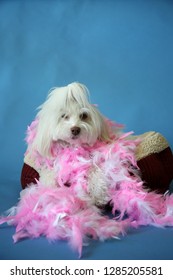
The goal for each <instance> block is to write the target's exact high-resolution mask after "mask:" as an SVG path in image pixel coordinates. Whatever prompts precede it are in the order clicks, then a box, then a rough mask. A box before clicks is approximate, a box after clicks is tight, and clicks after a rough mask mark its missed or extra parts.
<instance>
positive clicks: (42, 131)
mask: <svg viewBox="0 0 173 280" xmlns="http://www.w3.org/2000/svg"><path fill="white" fill-rule="evenodd" d="M63 90H64V89H63V88H55V89H53V90H52V91H51V92H50V93H49V95H48V98H47V100H46V101H45V102H44V103H43V104H42V105H41V106H39V107H38V110H39V112H38V114H37V119H38V125H37V130H36V136H35V139H34V141H33V145H32V146H33V149H34V150H36V151H38V152H39V153H40V154H41V155H42V156H50V155H51V145H52V141H53V134H54V131H55V129H56V126H57V116H58V112H59V107H60V106H61V99H62V97H63V94H62V91H63Z"/></svg>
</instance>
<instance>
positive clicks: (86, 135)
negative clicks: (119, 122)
mask: <svg viewBox="0 0 173 280" xmlns="http://www.w3.org/2000/svg"><path fill="white" fill-rule="evenodd" d="M37 117H38V120H39V122H38V127H37V133H36V137H35V140H34V143H33V145H34V148H35V149H36V150H38V151H39V153H40V154H42V155H44V156H48V155H50V147H51V144H52V142H57V141H59V142H61V143H64V144H65V143H68V144H70V145H74V146H79V145H83V144H88V145H90V146H91V145H93V144H94V143H95V142H96V141H97V139H99V140H102V141H109V140H110V137H109V132H108V127H107V124H106V122H105V118H104V117H103V116H102V115H101V113H100V112H99V111H98V110H97V108H96V107H95V106H94V105H91V104H90V102H89V92H88V89H87V88H86V87H85V86H84V85H82V84H79V83H76V82H74V83H71V84H69V85H67V86H65V87H60V88H54V89H53V90H52V91H51V93H50V94H49V95H48V98H47V100H46V101H45V103H43V104H42V105H41V106H40V107H39V112H38V115H37Z"/></svg>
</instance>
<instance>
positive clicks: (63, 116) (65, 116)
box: [61, 114, 69, 120]
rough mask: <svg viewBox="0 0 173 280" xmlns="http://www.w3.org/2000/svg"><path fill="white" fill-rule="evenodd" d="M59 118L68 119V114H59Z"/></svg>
mask: <svg viewBox="0 0 173 280" xmlns="http://www.w3.org/2000/svg"><path fill="white" fill-rule="evenodd" d="M61 118H62V119H65V120H68V119H69V116H68V115H66V114H63V115H62V116H61Z"/></svg>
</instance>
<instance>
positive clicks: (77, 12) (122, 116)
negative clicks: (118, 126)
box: [0, 0, 173, 259]
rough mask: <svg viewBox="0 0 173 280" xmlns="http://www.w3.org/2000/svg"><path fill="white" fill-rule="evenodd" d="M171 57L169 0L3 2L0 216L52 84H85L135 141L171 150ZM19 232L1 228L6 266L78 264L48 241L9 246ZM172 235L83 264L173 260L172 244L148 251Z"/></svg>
mask: <svg viewBox="0 0 173 280" xmlns="http://www.w3.org/2000/svg"><path fill="white" fill-rule="evenodd" d="M172 50H173V1H171V0H100V1H99V0H64V1H63V0H42V1H41V0H35V1H34V0H28V1H27V0H4V1H3V0H1V1H0V147H1V156H0V211H1V212H2V211H4V210H6V209H8V208H9V207H11V206H12V205H14V204H15V203H16V202H17V198H18V196H19V192H20V182H19V179H20V172H21V167H22V163H23V154H24V151H25V149H26V146H25V142H24V138H25V131H26V127H27V125H28V124H29V123H30V122H31V121H32V120H33V118H34V117H35V114H36V108H37V107H38V106H39V105H40V104H41V103H42V102H43V101H44V100H45V98H46V96H47V93H48V91H49V89H50V88H52V87H54V86H63V85H66V84H68V83H70V82H72V81H79V82H82V83H84V84H85V85H86V86H87V87H88V88H89V90H90V93H91V101H92V102H93V103H97V104H98V105H99V108H100V110H101V111H102V113H103V114H104V115H106V116H107V117H109V118H110V119H113V120H116V121H118V122H120V123H123V124H125V125H126V130H127V131H129V130H133V131H134V132H135V134H139V133H143V132H146V131H149V130H155V131H159V132H161V133H162V134H164V136H165V137H166V138H167V139H168V141H169V143H170V145H171V147H173V131H172V127H173V125H172V121H173V116H172V106H173V105H172V103H173V51H172ZM13 232H14V229H13V228H6V227H3V228H2V229H1V230H0V243H1V244H0V246H2V250H1V252H0V258H1V259H8V258H12V259H13V258H14V259H15V258H19V259H20V258H26V259H27V258H31V259H32V258H55V259H56V258H76V255H75V254H73V252H71V251H70V249H69V248H68V247H66V244H64V243H63V242H59V243H58V245H57V248H59V249H57V248H56V249H55V247H54V246H52V247H51V245H50V244H48V243H47V241H46V240H45V239H44V238H42V239H38V240H34V241H29V240H28V241H24V242H23V243H22V242H21V243H20V244H18V245H15V246H12V240H11V235H12V233H13ZM139 233H140V234H139ZM172 234H173V232H172V229H170V230H168V229H167V230H166V231H163V230H158V229H157V230H156V229H152V228H149V229H143V230H139V231H138V234H137V235H136V234H135V233H133V234H131V235H129V236H128V237H127V238H126V239H125V240H123V241H121V243H118V245H117V243H116V244H114V243H115V241H110V242H106V243H103V244H102V243H101V244H100V243H99V242H98V243H97V242H95V243H94V245H93V247H92V248H93V251H91V252H90V253H89V255H86V258H91V259H92V258H102V257H103V256H105V258H125V259H128V258H132V259H133V258H139V259H140V258H172V257H173V250H172V249H173V246H172V248H171V247H170V245H169V246H167V245H165V247H164V246H163V244H162V246H160V248H161V249H160V251H159V250H158V248H157V249H156V247H153V250H152V249H151V246H150V245H151V244H150V243H152V244H153V243H154V242H152V241H153V239H155V238H156V237H155V236H157V238H158V240H160V239H159V238H161V240H162V239H163V237H164V235H165V240H168V241H169V240H170V239H171V240H172ZM150 238H151V239H150ZM152 238H153V239H152ZM150 240H151V241H150ZM116 242H117V241H116ZM158 242H159V241H158ZM134 243H135V246H136V248H138V249H140V250H138V251H137V250H136V251H133V249H132V248H133V246H132V245H134ZM113 244H114V245H113ZM142 244H144V247H143V245H142ZM31 246H32V248H34V246H37V247H36V248H37V249H36V250H35V251H34V250H31V251H29V250H28V248H31ZM49 246H50V247H49ZM58 246H59V247H58ZM112 246H114V247H115V250H114V251H113V253H112ZM116 246H119V247H118V248H119V250H118V252H117V250H116V248H117V247H116ZM138 246H139V247H138ZM147 246H149V247H147ZM153 246H154V245H153ZM168 247H169V248H168ZM38 248H39V249H40V251H39V249H38ZM50 248H51V249H50ZM60 248H61V250H60ZM126 248H128V250H126ZM147 248H148V249H147ZM149 248H150V249H149ZM7 251H8V253H7ZM110 251H111V253H110ZM39 252H40V253H39ZM47 252H49V253H47ZM103 258H104V257H103Z"/></svg>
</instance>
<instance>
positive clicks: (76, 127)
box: [71, 126, 81, 136]
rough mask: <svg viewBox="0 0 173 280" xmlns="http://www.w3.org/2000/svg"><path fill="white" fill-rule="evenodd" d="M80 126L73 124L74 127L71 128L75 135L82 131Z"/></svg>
mask: <svg viewBox="0 0 173 280" xmlns="http://www.w3.org/2000/svg"><path fill="white" fill-rule="evenodd" d="M80 130H81V129H80V127H78V126H73V127H72V128H71V132H72V134H73V135H74V136H77V135H78V134H79V133H80Z"/></svg>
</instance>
